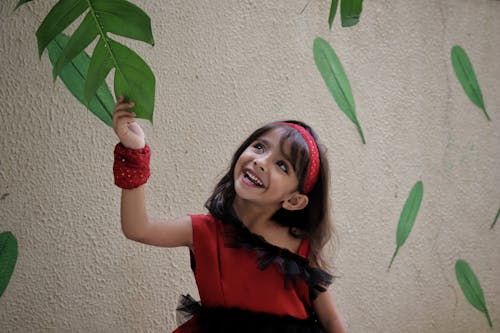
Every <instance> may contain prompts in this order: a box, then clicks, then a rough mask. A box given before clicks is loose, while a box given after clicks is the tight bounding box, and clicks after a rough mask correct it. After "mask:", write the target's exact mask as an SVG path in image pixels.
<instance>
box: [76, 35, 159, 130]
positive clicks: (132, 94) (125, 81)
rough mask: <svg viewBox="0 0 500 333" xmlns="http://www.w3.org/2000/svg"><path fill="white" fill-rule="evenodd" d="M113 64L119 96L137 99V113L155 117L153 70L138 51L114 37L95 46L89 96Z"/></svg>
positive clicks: (135, 100) (135, 111) (86, 94)
mask: <svg viewBox="0 0 500 333" xmlns="http://www.w3.org/2000/svg"><path fill="white" fill-rule="evenodd" d="M110 55H111V56H110ZM112 68H115V81H114V84H115V96H120V95H124V96H126V97H127V100H130V101H134V102H135V103H136V106H135V107H134V108H133V111H134V113H135V114H136V117H137V118H143V119H148V120H150V121H152V116H153V109H154V92H155V77H154V75H153V72H152V71H151V69H150V68H149V67H148V65H147V64H146V63H145V62H144V61H143V60H142V59H141V58H140V57H139V56H138V55H137V54H136V53H135V52H134V51H132V50H131V49H129V48H127V47H125V46H123V45H121V44H119V43H117V42H114V41H112V40H108V43H107V45H106V44H105V42H104V41H103V40H102V39H101V40H100V41H99V43H97V46H96V48H95V49H94V53H93V55H92V60H91V62H90V67H89V71H88V76H87V82H86V85H85V97H86V98H89V97H90V96H92V94H93V93H94V91H95V88H96V87H97V86H98V84H100V83H101V82H103V81H104V78H105V77H106V75H107V74H108V73H109V71H110V70H111V69H112ZM138 101H141V103H138Z"/></svg>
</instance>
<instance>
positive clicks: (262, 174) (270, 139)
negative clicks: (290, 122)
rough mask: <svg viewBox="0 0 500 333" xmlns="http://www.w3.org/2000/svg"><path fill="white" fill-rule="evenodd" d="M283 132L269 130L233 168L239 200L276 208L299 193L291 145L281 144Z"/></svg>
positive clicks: (252, 144)
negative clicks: (291, 159) (290, 156)
mask: <svg viewBox="0 0 500 333" xmlns="http://www.w3.org/2000/svg"><path fill="white" fill-rule="evenodd" d="M283 132H284V129H283V128H280V127H277V128H274V129H271V130H269V131H268V132H266V133H264V134H263V135H261V136H260V137H259V138H257V140H255V141H254V142H253V143H251V144H250V145H249V146H248V147H247V148H246V149H245V150H244V151H243V153H242V154H241V155H240V157H239V158H238V160H237V162H236V165H235V168H234V187H235V191H236V195H237V197H239V198H240V199H243V200H248V201H251V202H253V203H256V204H261V205H265V206H271V207H273V208H276V209H277V208H279V207H281V204H282V203H283V202H284V201H286V200H288V199H289V198H290V196H291V195H292V194H293V193H296V192H298V189H297V188H298V185H299V181H298V178H297V175H296V173H295V170H294V167H293V164H292V163H291V162H290V158H289V155H290V150H291V143H290V142H289V141H285V142H284V144H281V137H282V134H283Z"/></svg>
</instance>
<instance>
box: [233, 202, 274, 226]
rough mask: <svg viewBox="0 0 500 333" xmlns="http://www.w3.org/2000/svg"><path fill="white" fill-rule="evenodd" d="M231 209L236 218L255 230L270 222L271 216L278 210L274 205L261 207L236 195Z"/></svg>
mask: <svg viewBox="0 0 500 333" xmlns="http://www.w3.org/2000/svg"><path fill="white" fill-rule="evenodd" d="M233 209H234V211H235V213H236V216H237V217H238V219H239V220H240V221H241V222H242V223H243V224H244V225H245V226H246V227H247V228H248V229H249V230H250V231H256V230H258V229H261V228H262V227H266V226H268V225H269V224H270V223H271V218H272V216H273V215H274V213H276V211H277V210H278V209H277V208H275V207H262V206H260V205H259V206H257V205H255V204H252V203H251V202H248V201H246V200H243V199H241V198H239V197H238V196H236V198H234V202H233Z"/></svg>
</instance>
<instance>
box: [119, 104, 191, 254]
mask: <svg viewBox="0 0 500 333" xmlns="http://www.w3.org/2000/svg"><path fill="white" fill-rule="evenodd" d="M123 100H124V98H123V96H121V97H120V98H119V99H118V102H117V104H116V107H115V110H114V113H113V129H114V130H115V133H116V135H117V136H118V138H119V139H120V142H121V143H122V144H123V145H124V146H125V147H128V148H130V149H141V148H143V147H144V145H145V139H144V132H143V131H142V128H141V127H140V126H139V125H138V124H137V123H136V121H135V119H134V116H135V114H134V113H133V112H131V111H129V109H130V108H132V107H133V106H134V103H124V102H123ZM144 187H145V185H142V186H139V187H137V188H135V189H132V190H126V189H123V190H122V197H121V210H120V216H121V218H120V220H121V226H122V230H123V233H124V235H125V237H127V238H128V239H132V240H135V241H138V242H141V243H145V244H150V245H156V246H165V247H176V246H191V245H192V243H193V231H192V225H191V218H190V217H189V216H184V217H181V218H178V219H175V220H171V221H167V220H160V219H156V218H152V217H149V216H148V215H147V212H146V194H145V191H144Z"/></svg>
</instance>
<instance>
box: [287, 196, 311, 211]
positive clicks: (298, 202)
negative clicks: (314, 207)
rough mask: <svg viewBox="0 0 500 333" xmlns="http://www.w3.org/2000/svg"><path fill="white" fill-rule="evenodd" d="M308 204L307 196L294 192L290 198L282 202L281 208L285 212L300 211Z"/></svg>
mask: <svg viewBox="0 0 500 333" xmlns="http://www.w3.org/2000/svg"><path fill="white" fill-rule="evenodd" d="M308 203H309V198H308V197H307V195H305V194H302V193H300V192H294V193H293V194H292V195H290V197H289V198H288V199H287V200H285V201H283V203H282V204H281V207H283V208H284V209H286V210H301V209H304V208H305V207H306V206H307V204H308Z"/></svg>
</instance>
